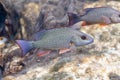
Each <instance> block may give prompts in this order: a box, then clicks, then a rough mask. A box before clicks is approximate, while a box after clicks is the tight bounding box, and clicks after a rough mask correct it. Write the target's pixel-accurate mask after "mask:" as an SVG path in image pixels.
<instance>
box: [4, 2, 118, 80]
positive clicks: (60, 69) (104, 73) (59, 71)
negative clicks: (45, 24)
mask: <svg viewBox="0 0 120 80" xmlns="http://www.w3.org/2000/svg"><path fill="white" fill-rule="evenodd" d="M13 1H14V0H13ZM22 1H24V0H21V2H22ZM30 1H32V0H30ZM36 1H37V0H36ZM49 1H51V0H49ZM28 2H29V1H28V0H26V3H28ZM41 2H42V3H45V2H46V0H45V1H43V0H41ZM53 2H54V3H57V2H58V0H54V1H53ZM89 3H91V4H89ZM19 4H20V2H19ZM35 4H36V3H29V4H26V5H25V10H24V12H23V14H24V16H26V17H27V18H28V19H29V20H30V21H32V20H33V23H32V22H31V23H30V24H32V25H34V22H35V21H34V20H35V19H36V18H35V17H36V15H39V10H40V6H36V5H35ZM106 4H107V5H108V6H111V7H113V8H115V9H117V10H119V11H120V9H119V8H120V2H119V1H108V2H107V3H106ZM106 4H102V2H101V4H100V2H98V1H95V2H86V3H85V6H84V7H85V8H87V7H95V6H103V5H106ZM39 5H41V6H42V4H40V3H39ZM31 6H32V7H33V6H34V7H35V9H34V10H32V8H30V7H31ZM21 10H22V9H21ZM30 12H31V13H30ZM34 13H36V15H34V16H33V14H34ZM119 26H120V24H119V23H118V24H111V25H109V26H106V27H99V25H91V26H85V27H82V28H81V31H83V32H86V33H87V34H90V35H92V36H93V38H94V43H92V44H90V45H87V46H81V47H79V48H78V50H77V52H76V53H72V52H67V53H64V54H61V55H58V54H57V53H56V52H55V51H54V52H52V53H51V54H48V55H45V56H43V57H37V55H36V54H37V50H34V51H32V52H31V53H30V54H29V55H27V56H26V57H23V58H21V57H19V56H20V55H18V54H19V53H20V50H19V48H18V46H17V45H16V44H14V45H9V46H8V48H6V49H4V51H3V52H4V53H6V55H9V56H7V57H6V58H5V60H7V62H6V68H5V73H4V78H3V80H120V28H119ZM32 27H33V26H32ZM31 34H32V33H31ZM11 46H12V47H11Z"/></svg>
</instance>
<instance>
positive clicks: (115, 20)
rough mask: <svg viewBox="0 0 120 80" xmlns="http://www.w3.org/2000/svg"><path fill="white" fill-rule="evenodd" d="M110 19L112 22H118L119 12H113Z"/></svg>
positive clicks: (119, 21)
mask: <svg viewBox="0 0 120 80" xmlns="http://www.w3.org/2000/svg"><path fill="white" fill-rule="evenodd" d="M110 19H111V22H112V23H120V13H118V14H113V15H112V16H111V17H110Z"/></svg>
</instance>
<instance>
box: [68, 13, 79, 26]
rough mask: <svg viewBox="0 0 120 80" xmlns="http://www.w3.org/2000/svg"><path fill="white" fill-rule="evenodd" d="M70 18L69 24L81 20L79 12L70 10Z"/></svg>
mask: <svg viewBox="0 0 120 80" xmlns="http://www.w3.org/2000/svg"><path fill="white" fill-rule="evenodd" d="M67 14H68V18H69V26H71V25H74V24H75V23H77V22H79V21H80V19H79V16H78V15H77V14H74V13H71V12H68V13H67Z"/></svg>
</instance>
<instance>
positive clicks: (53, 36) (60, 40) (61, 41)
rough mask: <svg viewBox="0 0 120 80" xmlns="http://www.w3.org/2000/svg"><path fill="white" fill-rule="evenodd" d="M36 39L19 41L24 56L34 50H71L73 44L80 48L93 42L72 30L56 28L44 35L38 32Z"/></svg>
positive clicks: (85, 35) (45, 32)
mask: <svg viewBox="0 0 120 80" xmlns="http://www.w3.org/2000/svg"><path fill="white" fill-rule="evenodd" d="M38 34H39V35H38ZM36 37H37V41H25V40H17V44H18V45H19V46H20V47H21V49H22V52H23V55H25V54H26V53H27V52H29V51H30V50H31V49H34V48H40V49H47V50H49V49H50V50H59V49H63V48H70V46H71V45H70V44H71V43H73V44H74V45H75V46H77V47H78V46H83V45H87V44H90V43H92V42H93V38H92V37H91V36H89V35H87V34H85V33H83V32H80V31H77V30H73V29H71V28H55V29H50V30H46V31H43V32H42V33H41V32H38V33H37V35H36Z"/></svg>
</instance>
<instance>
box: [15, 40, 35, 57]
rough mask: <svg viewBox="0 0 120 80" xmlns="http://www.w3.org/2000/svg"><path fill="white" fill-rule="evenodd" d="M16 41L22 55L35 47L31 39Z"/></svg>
mask: <svg viewBox="0 0 120 80" xmlns="http://www.w3.org/2000/svg"><path fill="white" fill-rule="evenodd" d="M16 42H17V44H18V45H19V47H20V48H21V50H22V56H25V55H26V54H27V53H28V52H29V51H30V50H31V49H33V46H32V44H31V43H30V42H29V41H25V40H16Z"/></svg>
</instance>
